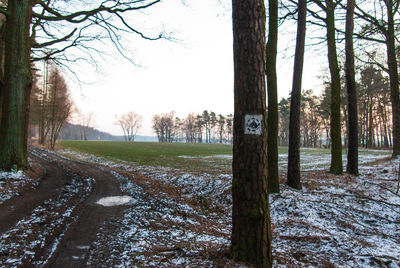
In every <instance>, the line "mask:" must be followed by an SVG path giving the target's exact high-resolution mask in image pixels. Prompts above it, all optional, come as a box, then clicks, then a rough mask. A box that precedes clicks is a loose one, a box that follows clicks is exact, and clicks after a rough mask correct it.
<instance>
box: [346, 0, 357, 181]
mask: <svg viewBox="0 0 400 268" xmlns="http://www.w3.org/2000/svg"><path fill="white" fill-rule="evenodd" d="M354 6H355V0H347V10H346V32H345V39H346V45H345V46H346V48H345V50H346V63H345V72H346V86H347V105H348V109H347V110H348V115H349V118H348V128H347V131H348V140H349V143H348V150H347V166H346V171H347V173H350V174H353V175H358V110H357V90H356V80H355V72H354V48H353V31H354Z"/></svg>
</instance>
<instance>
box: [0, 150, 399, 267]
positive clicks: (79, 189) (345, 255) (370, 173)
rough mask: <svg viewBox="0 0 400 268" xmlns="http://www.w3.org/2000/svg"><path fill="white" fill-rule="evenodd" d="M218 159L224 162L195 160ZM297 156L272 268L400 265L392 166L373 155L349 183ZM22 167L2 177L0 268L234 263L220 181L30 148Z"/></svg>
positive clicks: (281, 200) (284, 190) (227, 196)
mask: <svg viewBox="0 0 400 268" xmlns="http://www.w3.org/2000/svg"><path fill="white" fill-rule="evenodd" d="M182 157H183V158H184V157H185V156H182ZM217 158H224V159H226V158H227V161H230V160H229V156H226V155H223V156H214V157H211V158H210V157H202V159H203V160H202V161H207V162H210V161H213V159H217ZM303 158H304V159H306V162H305V163H304V165H303V166H302V168H303V172H302V176H303V177H302V183H303V189H302V190H300V191H297V190H293V189H291V188H289V187H287V186H286V185H285V184H284V183H283V182H284V177H285V174H284V173H285V172H284V171H282V172H281V182H282V183H281V193H280V194H271V195H270V209H271V221H272V228H273V241H272V247H273V257H274V266H275V267H400V246H399V245H400V196H399V192H398V180H399V177H398V176H399V159H389V158H387V157H382V156H380V157H377V156H375V155H374V154H373V153H372V152H371V155H370V157H369V156H363V158H361V166H360V176H358V177H354V176H349V175H347V174H344V175H341V176H335V175H331V174H329V173H327V172H326V171H324V169H323V168H322V167H321V166H320V165H321V162H323V161H325V160H324V157H321V155H318V154H316V155H315V156H314V158H313V156H312V154H310V155H307V156H305V157H303ZM29 161H30V163H31V166H32V170H30V171H29V172H27V173H22V172H11V173H0V219H1V220H0V267H20V266H34V267H36V266H45V267H63V266H64V267H82V266H89V267H92V266H93V267H94V266H95V267H132V266H133V267H135V266H138V267H143V266H144V267H146V266H147V267H171V266H173V267H239V266H240V265H243V264H238V263H234V262H232V261H231V260H230V256H229V244H230V230H231V205H232V200H231V180H232V174H231V173H230V172H226V173H218V172H217V173H215V172H210V173H204V172H202V173H198V172H190V170H187V169H176V168H165V167H148V166H140V165H138V164H135V163H133V162H126V161H117V160H115V159H114V160H113V161H111V160H109V159H105V158H101V157H97V156H94V155H89V154H84V153H78V152H76V151H71V150H59V152H58V153H53V152H50V151H47V150H43V149H39V148H35V147H32V148H31V149H30V156H29ZM217 162H218V161H217ZM282 166H283V167H282V170H285V168H284V165H282ZM116 196H118V198H117V197H116ZM107 197H114V198H112V199H104V198H107Z"/></svg>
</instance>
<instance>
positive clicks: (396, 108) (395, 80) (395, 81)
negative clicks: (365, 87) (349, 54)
mask: <svg viewBox="0 0 400 268" xmlns="http://www.w3.org/2000/svg"><path fill="white" fill-rule="evenodd" d="M384 2H385V4H386V7H387V16H388V27H387V36H386V48H387V49H386V51H387V59H388V66H389V79H390V100H391V101H392V122H393V135H392V138H393V154H392V156H393V157H396V156H398V155H400V96H399V72H398V69H397V58H396V47H395V30H394V26H395V25H394V14H393V6H394V4H393V0H386V1H384Z"/></svg>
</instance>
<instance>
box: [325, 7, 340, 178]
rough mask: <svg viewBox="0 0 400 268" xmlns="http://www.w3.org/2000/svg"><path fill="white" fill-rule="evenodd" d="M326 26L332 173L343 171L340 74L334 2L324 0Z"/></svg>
mask: <svg viewBox="0 0 400 268" xmlns="http://www.w3.org/2000/svg"><path fill="white" fill-rule="evenodd" d="M326 28H327V39H328V61H329V71H330V74H331V90H332V92H331V94H332V98H331V140H332V147H331V167H330V172H331V173H333V174H342V173H343V162H342V137H341V126H340V74H339V66H338V61H337V54H336V40H335V4H334V2H333V0H326Z"/></svg>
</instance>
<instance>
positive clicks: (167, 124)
mask: <svg viewBox="0 0 400 268" xmlns="http://www.w3.org/2000/svg"><path fill="white" fill-rule="evenodd" d="M152 122H153V130H154V132H155V133H156V134H157V138H158V141H159V142H173V141H174V139H175V135H176V127H177V125H176V122H175V112H174V111H171V112H170V113H166V114H156V115H154V116H153V121H152Z"/></svg>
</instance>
